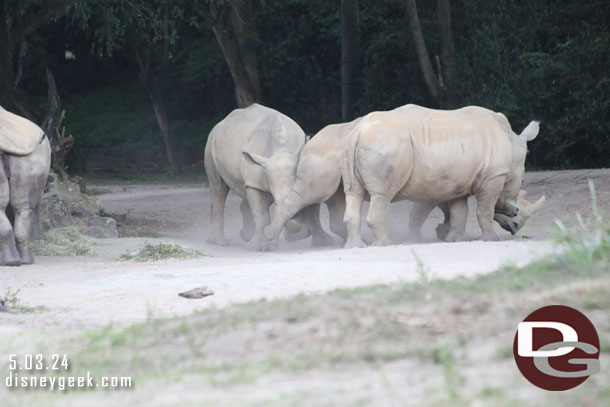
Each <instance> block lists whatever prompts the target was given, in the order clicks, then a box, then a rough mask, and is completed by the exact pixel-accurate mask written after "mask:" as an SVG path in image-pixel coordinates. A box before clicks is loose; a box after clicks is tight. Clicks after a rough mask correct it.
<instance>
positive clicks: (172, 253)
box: [119, 242, 204, 261]
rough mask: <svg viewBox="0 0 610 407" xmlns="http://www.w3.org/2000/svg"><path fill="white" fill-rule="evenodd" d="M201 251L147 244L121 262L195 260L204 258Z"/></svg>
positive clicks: (124, 256)
mask: <svg viewBox="0 0 610 407" xmlns="http://www.w3.org/2000/svg"><path fill="white" fill-rule="evenodd" d="M203 256H204V254H203V253H201V252H200V251H199V250H193V249H188V248H186V247H184V246H180V245H178V244H173V243H166V242H161V243H159V244H156V245H153V244H151V243H146V244H145V245H144V247H143V248H142V249H140V250H136V251H134V252H131V253H125V254H123V255H121V256H120V257H119V259H120V260H135V261H157V260H164V259H193V258H197V257H203Z"/></svg>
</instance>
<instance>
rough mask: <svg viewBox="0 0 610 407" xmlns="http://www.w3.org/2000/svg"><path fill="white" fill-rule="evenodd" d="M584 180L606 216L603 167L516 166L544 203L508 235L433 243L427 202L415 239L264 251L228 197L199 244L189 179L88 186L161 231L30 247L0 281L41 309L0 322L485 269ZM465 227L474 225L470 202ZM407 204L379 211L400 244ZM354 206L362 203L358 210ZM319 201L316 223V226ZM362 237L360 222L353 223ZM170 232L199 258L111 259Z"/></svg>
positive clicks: (56, 320) (542, 243)
mask: <svg viewBox="0 0 610 407" xmlns="http://www.w3.org/2000/svg"><path fill="white" fill-rule="evenodd" d="M588 179H592V180H593V181H594V182H595V185H596V188H597V204H598V206H599V208H600V211H601V212H602V213H605V214H606V215H608V214H610V170H589V171H585V170H581V171H558V172H536V173H528V174H526V177H525V182H524V188H525V189H526V190H527V191H528V192H529V195H528V197H529V198H530V199H532V198H538V197H539V196H540V195H542V194H544V195H546V196H547V203H546V205H545V208H544V210H543V211H542V213H541V214H540V215H539V216H536V217H535V218H532V219H530V222H529V223H528V225H526V226H525V228H524V229H523V230H522V231H521V232H520V233H519V234H518V235H517V236H513V237H511V236H510V235H509V234H507V233H506V232H504V231H502V230H501V229H500V228H499V227H498V234H501V236H502V237H503V239H504V240H502V241H500V242H493V243H488V242H480V241H472V242H464V243H439V242H438V241H437V240H436V239H435V237H434V228H435V226H436V224H437V223H438V222H439V220H440V216H441V215H440V212H439V211H438V210H435V212H434V213H433V214H432V215H431V217H430V219H429V220H428V222H427V223H426V224H425V226H424V235H425V237H426V240H427V242H426V243H423V244H422V243H420V244H397V245H394V246H389V247H384V248H373V247H371V248H366V249H350V250H344V249H341V247H340V246H341V245H340V241H339V239H337V240H336V246H335V247H331V248H323V249H320V248H311V247H310V241H309V240H307V241H301V242H294V243H287V242H284V241H282V242H281V243H280V246H279V247H278V248H277V249H276V250H275V251H273V252H269V253H258V252H252V251H248V250H247V249H245V247H244V242H243V241H242V240H241V238H240V237H239V233H238V232H239V229H240V227H241V215H240V214H239V208H238V205H239V200H238V199H237V198H236V197H235V196H234V195H230V196H229V199H228V202H227V211H226V215H225V216H226V217H225V219H226V220H225V224H226V234H227V238H228V240H229V242H230V246H228V247H216V246H211V245H208V244H206V243H205V238H206V236H207V233H208V223H209V190H208V189H207V188H206V187H204V186H200V185H181V186H168V185H125V186H123V185H95V186H91V188H95V189H97V190H103V191H106V192H107V193H105V194H103V195H100V196H99V197H100V199H101V202H102V207H103V209H104V210H105V211H106V212H107V213H111V214H117V215H126V218H127V219H128V220H131V221H137V222H138V223H140V224H144V225H147V228H148V229H150V231H153V232H158V233H161V234H163V235H164V236H163V238H161V239H159V238H121V239H101V240H98V241H96V245H95V250H96V251H97V252H98V253H99V254H100V255H99V256H98V257H86V258H84V257H74V258H57V257H39V258H37V262H36V264H34V265H32V266H27V267H20V268H1V269H0V290H1V291H2V292H4V291H5V290H6V289H7V288H10V289H11V290H13V291H15V290H19V294H18V296H19V298H20V299H21V300H22V302H23V303H25V304H27V305H29V306H38V305H44V306H45V309H46V310H45V311H42V312H35V313H28V314H7V313H0V330H4V331H14V330H23V329H31V328H37V327H40V326H45V327H48V328H52V327H55V328H58V329H64V328H67V327H69V328H77V329H78V328H85V327H93V326H100V325H105V324H108V323H110V322H113V323H115V324H118V325H122V324H127V323H130V322H134V321H140V320H143V319H145V318H147V317H148V316H151V315H153V316H171V315H182V314H188V313H190V312H192V311H193V310H197V309H203V308H209V307H215V306H224V305H226V304H230V303H235V302H244V301H248V300H256V299H261V298H277V297H289V296H292V295H295V294H298V293H314V292H324V291H328V290H333V289H336V288H341V287H357V286H364V285H373V284H388V283H393V282H400V281H412V280H415V279H418V278H422V277H423V278H430V277H433V278H446V279H449V278H455V277H457V276H472V275H475V274H478V273H487V272H491V271H493V270H495V269H497V267H499V266H500V265H502V264H506V263H515V264H524V263H526V262H529V261H531V260H532V259H534V258H536V257H539V256H542V255H544V254H546V253H548V252H549V251H550V250H552V248H551V245H550V243H549V242H548V240H549V239H550V237H551V233H552V230H553V220H554V219H556V218H567V219H568V220H569V219H571V218H573V216H571V214H572V213H574V212H580V213H581V214H582V215H583V216H585V217H590V216H591V200H590V195H589V186H588V182H587V180H588ZM470 205H471V213H470V217H469V223H468V232H469V234H470V235H471V236H473V237H477V236H478V235H479V234H480V231H479V229H478V226H477V224H476V220H475V217H474V205H475V204H474V202H472V201H471V202H470ZM409 207H410V204H409V203H407V202H401V203H396V204H393V205H392V209H391V216H390V219H391V226H390V237H391V238H392V239H393V240H394V241H395V242H396V243H401V242H403V240H404V239H405V237H406V235H407V230H406V223H407V218H408V210H409ZM365 210H366V208H365ZM326 219H327V214H326V211H325V209H324V210H323V217H322V222H323V225H327V222H326ZM364 230H365V236H366V235H367V234H369V233H370V232H369V231H368V230H367V228H366V227H364ZM160 240H163V241H172V242H175V243H179V244H182V245H184V246H187V247H190V248H194V249H198V250H200V251H201V252H203V253H204V254H206V257H202V258H197V259H190V260H166V261H159V262H145V263H137V262H133V261H127V262H126V261H117V260H116V258H117V257H118V256H119V255H120V254H122V253H125V252H128V251H131V250H134V249H137V248H139V247H141V246H143V244H144V242H145V241H149V242H153V243H154V242H157V241H160ZM200 285H207V286H209V287H210V288H212V289H213V290H214V291H215V295H214V296H212V297H207V298H205V299H201V300H186V299H183V298H181V297H178V295H177V294H178V292H181V291H185V290H189V289H191V288H194V287H196V286H200Z"/></svg>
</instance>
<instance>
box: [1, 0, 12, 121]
mask: <svg viewBox="0 0 610 407" xmlns="http://www.w3.org/2000/svg"><path fill="white" fill-rule="evenodd" d="M4 3H5V0H0V106H2V107H4V108H6V109H10V108H11V107H12V104H13V103H12V102H13V44H12V40H11V35H10V32H9V29H8V24H7V16H6V6H5V4H4Z"/></svg>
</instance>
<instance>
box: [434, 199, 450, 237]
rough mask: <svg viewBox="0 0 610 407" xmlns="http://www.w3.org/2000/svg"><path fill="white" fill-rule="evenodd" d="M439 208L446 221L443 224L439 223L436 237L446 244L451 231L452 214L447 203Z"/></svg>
mask: <svg viewBox="0 0 610 407" xmlns="http://www.w3.org/2000/svg"><path fill="white" fill-rule="evenodd" d="M438 207H439V209H440V210H441V211H442V212H443V216H444V217H445V220H444V221H443V223H439V224H438V225H437V226H436V230H435V231H436V237H437V238H438V239H439V240H440V241H443V242H444V241H445V240H446V239H447V235H448V234H449V231H450V230H451V214H450V213H449V204H448V203H447V202H443V203H442V204H440V205H439V206H438Z"/></svg>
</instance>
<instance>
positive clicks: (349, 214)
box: [343, 182, 366, 249]
mask: <svg viewBox="0 0 610 407" xmlns="http://www.w3.org/2000/svg"><path fill="white" fill-rule="evenodd" d="M364 196H365V192H364V189H363V188H362V186H361V185H360V183H358V182H354V185H353V189H352V190H351V191H349V192H347V191H346V192H345V214H344V215H343V222H344V223H345V226H346V229H347V240H346V241H345V246H344V247H345V248H346V249H350V248H352V247H366V244H365V243H364V241H362V236H361V234H360V216H361V212H362V204H363V202H364Z"/></svg>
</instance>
